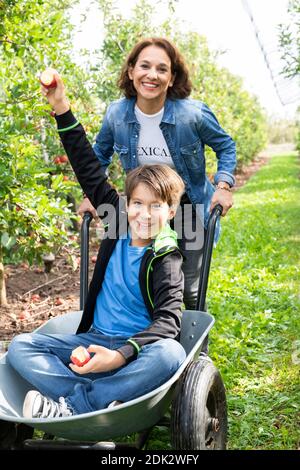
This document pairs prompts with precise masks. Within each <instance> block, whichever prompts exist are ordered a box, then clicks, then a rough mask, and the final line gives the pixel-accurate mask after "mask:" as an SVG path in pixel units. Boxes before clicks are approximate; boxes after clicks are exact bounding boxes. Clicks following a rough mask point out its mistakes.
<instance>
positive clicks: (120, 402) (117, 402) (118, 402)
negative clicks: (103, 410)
mask: <svg viewBox="0 0 300 470" xmlns="http://www.w3.org/2000/svg"><path fill="white" fill-rule="evenodd" d="M122 403H123V402H122V401H119V400H114V401H112V402H111V403H110V404H109V405H108V407H107V408H114V406H118V405H122Z"/></svg>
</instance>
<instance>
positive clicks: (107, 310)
mask: <svg viewBox="0 0 300 470" xmlns="http://www.w3.org/2000/svg"><path fill="white" fill-rule="evenodd" d="M130 242H131V238H130V235H129V234H128V237H127V238H120V239H119V240H118V241H117V243H116V246H115V249H114V251H113V253H112V255H111V257H110V260H109V262H108V265H107V268H106V271H105V276H104V281H103V284H102V288H101V291H100V292H99V294H98V297H97V301H96V306H95V311H94V324H93V326H94V328H96V329H97V330H99V331H101V332H102V333H104V334H106V335H109V336H128V337H130V336H132V335H134V334H135V333H138V332H139V331H142V330H144V329H145V328H147V326H148V325H149V324H150V323H151V318H150V315H149V312H148V310H147V308H146V305H145V302H144V300H143V297H142V293H141V289H140V283H139V270H140V264H141V259H142V257H143V255H144V252H145V250H146V248H147V247H139V246H131V245H130Z"/></svg>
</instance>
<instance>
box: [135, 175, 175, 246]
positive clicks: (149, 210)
mask: <svg viewBox="0 0 300 470" xmlns="http://www.w3.org/2000/svg"><path fill="white" fill-rule="evenodd" d="M127 212H128V222H129V226H130V229H131V236H132V245H133V246H146V245H149V243H151V240H152V238H155V237H156V235H157V234H158V233H159V232H160V231H161V229H162V228H163V227H164V225H165V224H166V222H167V221H168V220H170V219H172V218H173V217H174V215H175V212H176V209H174V208H170V207H169V206H168V204H167V202H163V201H162V200H161V199H159V197H158V196H157V195H156V194H155V193H154V192H153V191H152V190H151V189H150V188H149V187H148V186H147V185H146V184H144V183H139V184H138V185H137V186H136V188H135V189H134V190H133V192H132V194H131V197H130V201H129V204H128V206H127Z"/></svg>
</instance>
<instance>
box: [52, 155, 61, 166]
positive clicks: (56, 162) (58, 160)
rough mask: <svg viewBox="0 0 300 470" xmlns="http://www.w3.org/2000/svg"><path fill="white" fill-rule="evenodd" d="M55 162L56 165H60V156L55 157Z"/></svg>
mask: <svg viewBox="0 0 300 470" xmlns="http://www.w3.org/2000/svg"><path fill="white" fill-rule="evenodd" d="M53 162H54V163H55V165H60V156H57V157H55V158H54V160H53Z"/></svg>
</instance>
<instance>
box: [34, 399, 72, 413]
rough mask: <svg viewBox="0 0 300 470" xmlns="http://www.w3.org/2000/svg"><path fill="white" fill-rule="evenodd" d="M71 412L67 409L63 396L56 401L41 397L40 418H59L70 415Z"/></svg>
mask: <svg viewBox="0 0 300 470" xmlns="http://www.w3.org/2000/svg"><path fill="white" fill-rule="evenodd" d="M71 415H72V412H71V411H70V410H69V408H68V406H67V403H66V402H65V399H64V398H63V397H60V398H59V400H58V403H57V402H56V401H54V400H52V399H51V398H46V397H43V411H42V412H41V416H40V417H41V418H59V417H60V416H61V417H64V416H71Z"/></svg>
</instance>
